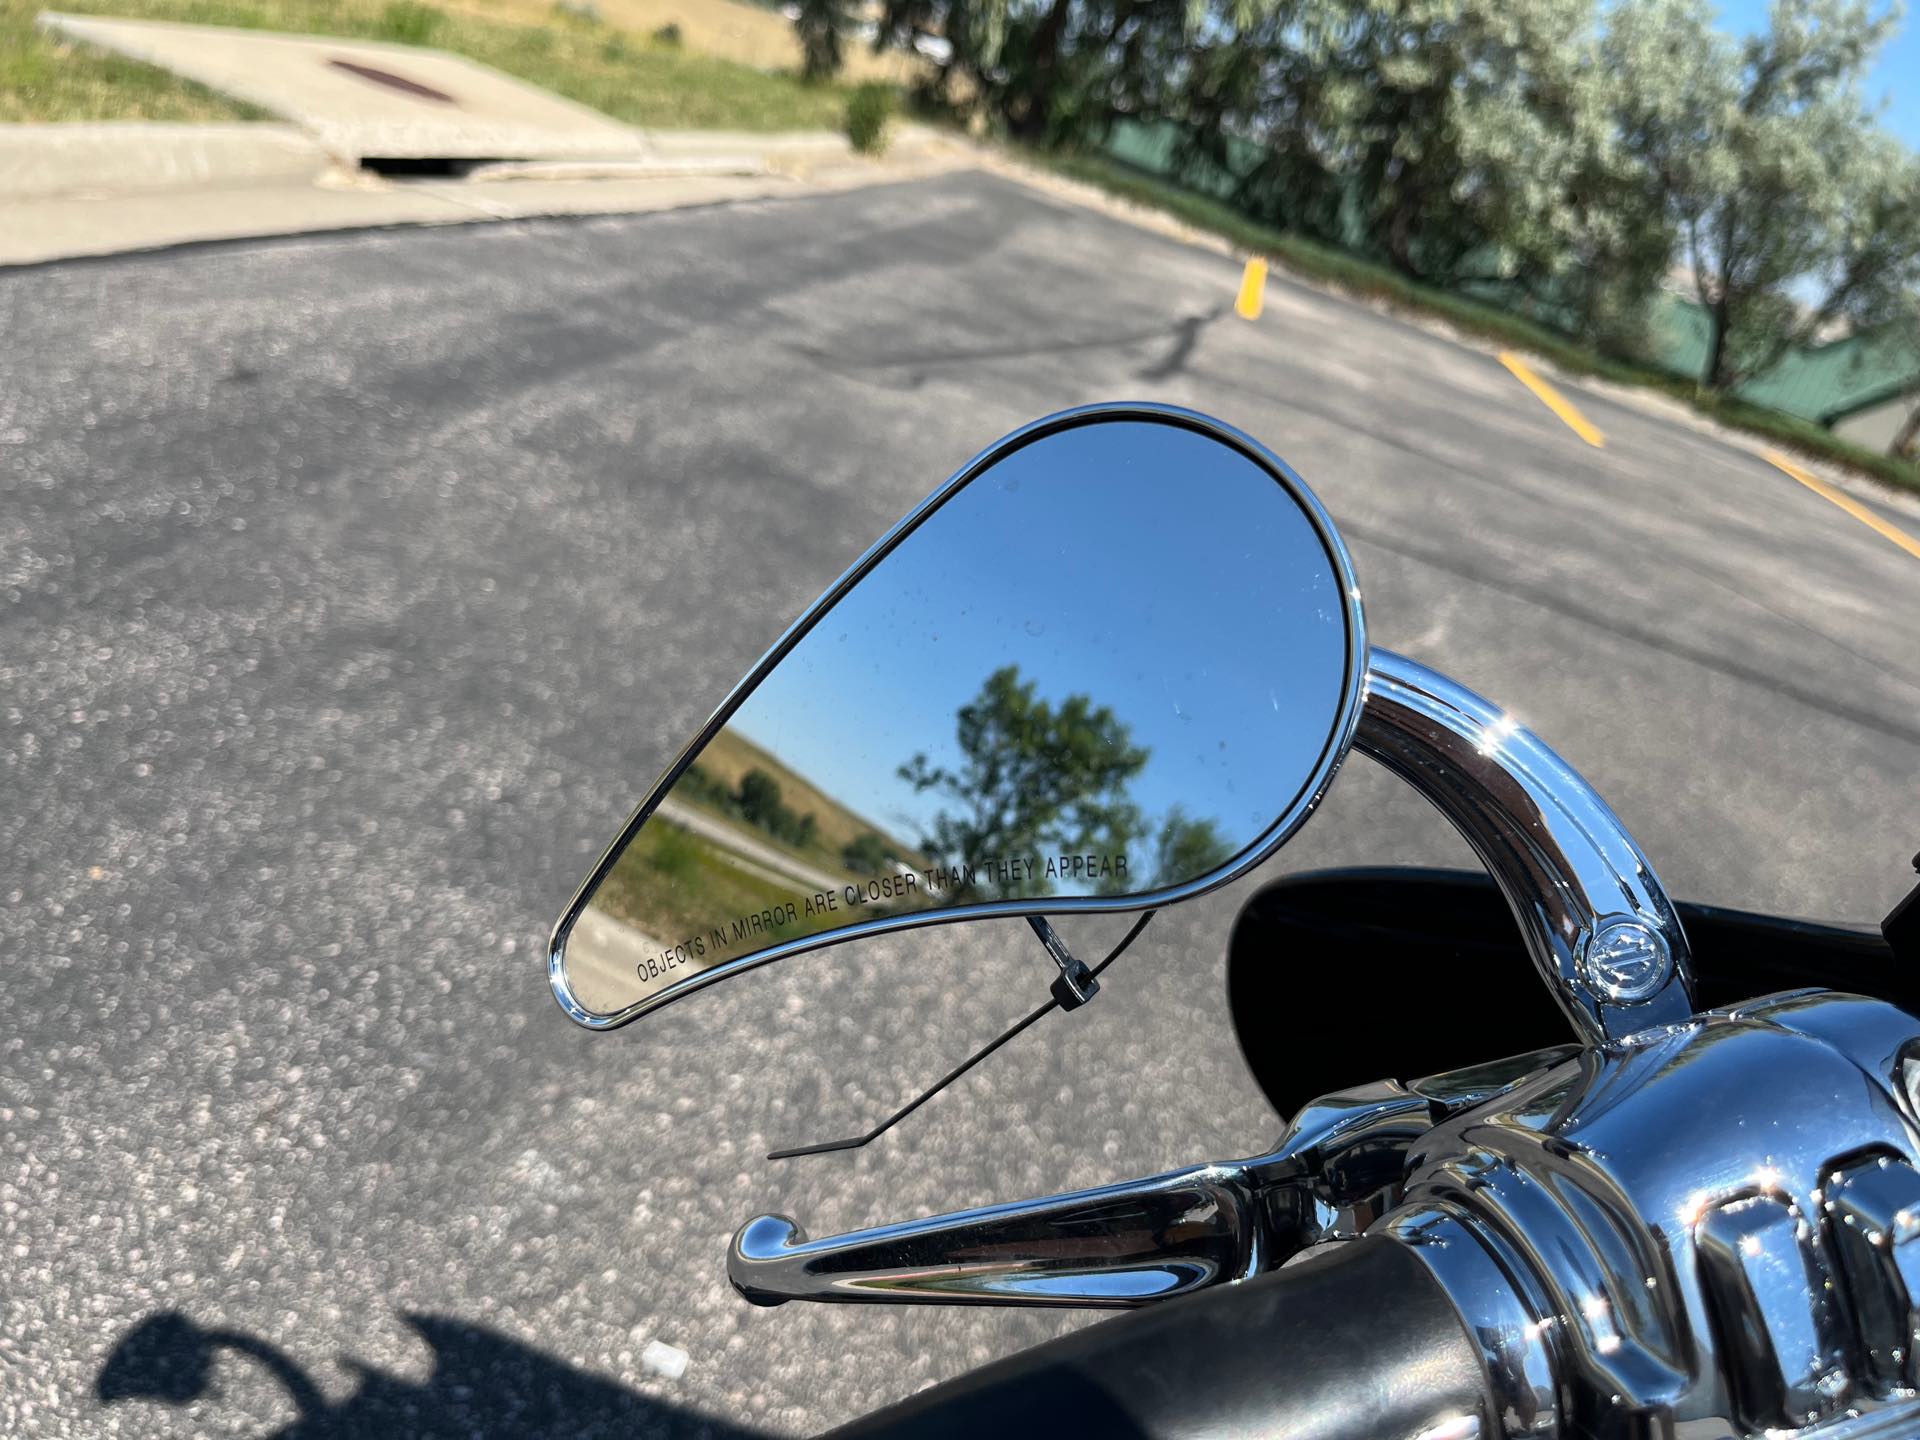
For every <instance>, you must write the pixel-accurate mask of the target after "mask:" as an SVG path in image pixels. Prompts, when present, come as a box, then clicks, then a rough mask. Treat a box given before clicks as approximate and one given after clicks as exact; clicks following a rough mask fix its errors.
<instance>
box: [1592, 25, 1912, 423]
mask: <svg viewBox="0 0 1920 1440" xmlns="http://www.w3.org/2000/svg"><path fill="white" fill-rule="evenodd" d="M1894 18H1895V17H1894V15H1893V13H1892V12H1889V11H1881V12H1878V13H1876V12H1875V11H1874V10H1873V8H1872V7H1871V6H1870V5H1869V4H1868V3H1867V0H1775V3H1774V5H1773V9H1772V11H1771V12H1770V16H1769V24H1768V28H1767V30H1766V32H1765V33H1764V34H1761V35H1757V36H1754V37H1752V38H1751V39H1748V40H1744V41H1736V40H1733V39H1731V38H1728V37H1726V36H1724V35H1722V34H1721V33H1720V32H1719V31H1718V30H1717V29H1715V27H1714V24H1713V15H1712V12H1711V10H1710V9H1709V8H1708V6H1707V4H1706V3H1705V0H1642V3H1639V4H1635V5H1627V6H1621V7H1619V8H1618V10H1617V12H1616V14H1615V17H1614V23H1613V26H1612V31H1611V35H1610V49H1611V53H1612V56H1613V57H1614V59H1615V60H1616V62H1617V63H1619V64H1621V65H1622V66H1623V67H1624V68H1625V70H1626V73H1628V74H1630V75H1632V76H1633V77H1634V83H1633V84H1632V85H1630V86H1628V87H1626V88H1625V89H1624V90H1623V93H1622V96H1621V112H1622V131H1623V134H1624V136H1625V137H1626V143H1627V144H1628V145H1629V146H1630V147H1631V148H1632V150H1633V151H1634V152H1635V153H1636V154H1637V155H1638V156H1639V158H1640V159H1641V160H1642V162H1643V163H1644V165H1645V166H1646V169H1647V172H1648V174H1649V175H1650V176H1652V177H1653V178H1654V180H1655V182H1656V183H1657V184H1658V185H1659V187H1660V189H1661V192H1662V197H1663V200H1664V203H1665V204H1666V206H1667V208H1668V209H1669V212H1670V214H1671V215H1672V217H1673V219H1674V222H1675V224H1676V225H1677V227H1678V229H1679V232H1680V235H1681V239H1682V243H1683V247H1684V253H1685V255H1686V258H1687V261H1688V263H1689V265H1690V266H1691V268H1692V271H1693V276H1694V284H1695V288H1696V291H1697V294H1698V297H1699V300H1700V304H1701V306H1702V307H1703V308H1704V310H1705V311H1706V314H1707V317H1708V327H1709V338H1708V346H1707V356H1706V360H1705V364H1704V365H1703V367H1702V370H1701V375H1700V383H1701V384H1702V386H1704V387H1705V388H1706V389H1708V390H1713V391H1724V390H1728V389H1731V388H1733V387H1734V386H1737V385H1738V384H1740V383H1741V382H1742V381H1743V380H1745V379H1747V378H1748V377H1750V376H1752V375H1754V374H1755V373H1757V372H1759V371H1762V370H1765V369H1766V368H1767V367H1769V366H1770V365H1772V364H1773V363H1775V362H1776V361H1777V360H1778V359H1779V358H1780V357H1781V356H1782V355H1783V354H1784V353H1785V352H1786V351H1787V350H1788V349H1790V348H1792V347H1793V346H1796V345H1801V344H1804V343H1806V342H1807V341H1809V340H1811V339H1813V338H1815V337H1817V336H1818V335H1819V334H1820V333H1821V331H1822V330H1824V329H1826V328H1827V327H1828V326H1830V325H1832V324H1833V323H1835V322H1836V321H1840V320H1845V321H1848V322H1850V323H1852V324H1853V325H1855V326H1866V325H1871V324H1874V323H1876V322H1877V321H1879V320H1880V319H1882V318H1884V316H1885V315H1886V314H1887V313H1888V311H1889V309H1890V307H1891V306H1892V305H1893V304H1895V303H1896V302H1897V299H1898V297H1899V295H1900V293H1901V291H1902V290H1903V289H1904V288H1905V287H1907V286H1910V285H1911V284H1912V283H1913V279H1914V276H1915V275H1916V273H1920V272H1916V268H1915V267H1916V266H1920V171H1917V170H1916V168H1915V161H1914V157H1913V156H1912V154H1911V153H1910V152H1908V151H1907V150H1906V149H1905V147H1903V146H1901V145H1900V144H1899V143H1898V142H1896V141H1894V140H1892V139H1891V138H1890V137H1888V136H1887V135H1885V134H1884V133H1883V132H1881V131H1880V130H1879V129H1878V128H1877V126H1876V124H1875V122H1874V117H1873V114H1872V112H1871V110H1870V109H1869V107H1868V105H1867V102H1866V100H1865V99H1864V95H1863V90H1862V78H1863V76H1864V75H1865V73H1866V71H1867V69H1868V68H1869V67H1870V66H1871V64H1872V62H1873V59H1874V56H1875V54H1876V52H1877V51H1878V49H1879V47H1880V46H1881V44H1882V43H1883V42H1884V40H1885V39H1886V36H1887V35H1888V33H1889V32H1890V30H1891V27H1892V24H1893V20H1894Z"/></svg>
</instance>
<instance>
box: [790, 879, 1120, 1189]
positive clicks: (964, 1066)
mask: <svg viewBox="0 0 1920 1440" xmlns="http://www.w3.org/2000/svg"><path fill="white" fill-rule="evenodd" d="M1156 913H1157V912H1156V911H1153V910H1149V911H1147V912H1146V913H1145V914H1144V915H1142V916H1141V917H1140V918H1139V919H1138V920H1136V921H1134V922H1133V925H1132V926H1131V927H1130V928H1129V929H1128V931H1127V933H1126V934H1124V935H1122V936H1121V937H1120V943H1119V944H1118V945H1115V946H1114V947H1113V949H1111V950H1109V951H1108V952H1107V958H1106V959H1104V960H1102V961H1101V962H1100V963H1099V964H1098V965H1096V966H1094V967H1093V973H1094V974H1095V975H1098V974H1099V973H1100V972H1101V971H1102V970H1104V969H1106V968H1107V967H1108V966H1109V965H1111V964H1113V962H1114V961H1116V960H1118V959H1119V958H1120V957H1121V955H1123V954H1125V953H1126V949H1127V947H1128V946H1129V945H1131V944H1133V942H1134V938H1135V937H1136V936H1138V935H1139V933H1140V932H1141V931H1142V930H1144V929H1146V928H1147V922H1148V921H1149V920H1151V919H1153V917H1154V915H1155V914H1156ZM1059 1008H1060V1002H1059V1001H1058V1000H1049V1001H1047V1003H1046V1004H1044V1005H1042V1006H1041V1007H1040V1008H1039V1009H1037V1010H1035V1011H1034V1012H1033V1013H1032V1014H1030V1015H1028V1016H1027V1017H1026V1018H1025V1019H1022V1020H1016V1021H1014V1023H1013V1024H1012V1026H1010V1027H1009V1028H1008V1029H1007V1030H1006V1031H1004V1032H1003V1033H1002V1034H1001V1035H999V1036H998V1037H996V1038H995V1039H993V1040H989V1041H988V1042H987V1043H986V1044H985V1045H983V1046H981V1048H980V1049H978V1050H976V1051H974V1052H973V1054H971V1055H969V1056H968V1057H967V1058H966V1059H965V1060H962V1061H961V1062H960V1063H959V1064H958V1065H957V1066H955V1067H954V1068H953V1069H952V1070H949V1071H948V1072H947V1073H946V1074H945V1075H943V1076H942V1077H941V1078H940V1079H939V1080H937V1081H935V1082H934V1083H933V1085H932V1086H930V1087H929V1088H928V1089H926V1090H923V1091H921V1092H920V1094H918V1095H917V1096H915V1097H914V1098H913V1099H911V1100H909V1101H908V1102H907V1103H906V1104H905V1105H903V1106H901V1107H900V1108H899V1109H898V1110H896V1111H894V1112H893V1114H891V1115H889V1116H888V1117H887V1118H886V1119H885V1120H882V1121H881V1122H880V1123H879V1124H878V1125H876V1126H874V1128H873V1129H871V1130H869V1131H868V1132H867V1133H866V1134H864V1135H853V1136H849V1137H848V1138H847V1139H845V1140H828V1141H826V1142H825V1143H824V1144H820V1145H796V1146H794V1147H793V1148H792V1149H790V1150H775V1151H773V1152H772V1153H771V1154H769V1155H768V1156H767V1159H769V1160H792V1159H794V1158H795V1157H797V1156H801V1155H827V1154H831V1153H832V1152H833V1151H835V1150H858V1149H859V1148H860V1147H861V1146H863V1145H870V1144H872V1143H873V1142H874V1141H875V1140H878V1139H879V1138H880V1137H881V1136H882V1135H884V1134H886V1133H887V1131H889V1130H891V1129H892V1128H893V1127H894V1126H896V1125H898V1124H899V1123H900V1122H901V1121H902V1120H904V1119H906V1118H907V1116H909V1115H911V1114H912V1113H913V1112H914V1111H916V1110H918V1109H919V1108H920V1107H921V1106H922V1105H924V1104H926V1103H927V1101H929V1100H931V1099H932V1098H933V1097H934V1096H936V1095H938V1094H939V1093H940V1092H941V1091H942V1090H944V1089H946V1088H947V1086H949V1085H951V1084H952V1083H953V1082H954V1081H956V1080H958V1079H959V1078H960V1077H961V1076H962V1075H964V1074H966V1073H967V1072H968V1071H969V1070H971V1069H973V1067H974V1066H976V1065H978V1064H979V1063H980V1062H981V1061H982V1060H984V1059H986V1058H987V1057H988V1056H989V1055H991V1054H993V1052H994V1051H996V1050H998V1049H999V1048H1000V1047H1001V1046H1002V1045H1004V1044H1006V1043H1007V1042H1008V1041H1009V1040H1011V1039H1013V1038H1014V1036H1016V1035H1018V1034H1020V1032H1021V1031H1023V1030H1025V1029H1027V1028H1028V1027H1029V1026H1031V1025H1032V1024H1033V1022H1034V1021H1036V1020H1038V1019H1039V1018H1040V1017H1041V1016H1043V1015H1045V1014H1046V1013H1047V1012H1048V1011H1050V1010H1058V1009H1059Z"/></svg>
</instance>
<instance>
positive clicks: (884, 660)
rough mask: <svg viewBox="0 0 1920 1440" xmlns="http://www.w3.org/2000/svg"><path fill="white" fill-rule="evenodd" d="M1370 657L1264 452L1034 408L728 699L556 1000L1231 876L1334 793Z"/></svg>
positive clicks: (1352, 587) (1168, 422)
mask: <svg viewBox="0 0 1920 1440" xmlns="http://www.w3.org/2000/svg"><path fill="white" fill-rule="evenodd" d="M1366 657H1367V642H1366V627H1365V622H1364V618H1363V616H1362V613H1361V608H1360V599H1359V588H1358V585H1357V583H1356V582H1355V579H1354V575H1353V569H1352V565H1351V563H1350V561H1349V559H1348V557H1347V553H1346V549H1345V547H1344V545H1343V544H1342V543H1341V541H1340V537H1339V535H1338V533H1337V532H1336V531H1335V529H1334V527H1333V525H1332V522H1331V521H1330V520H1329V519H1328V517H1327V515H1326V512H1325V511H1324V509H1323V508H1322V507H1321V505H1320V503H1319V501H1318V500H1316V499H1315V498H1314V496H1313V494H1312V492H1310V491H1309V490H1308V489H1307V488H1306V486H1305V485H1304V484H1303V483H1302V482H1301V481H1300V479H1299V478H1298V477H1297V476H1295V475H1294V474H1293V472H1292V471H1290V470H1289V469H1288V468H1287V467H1286V465H1285V464H1283V463H1282V462H1281V461H1280V460H1279V459H1278V458H1276V457H1275V456H1273V455H1272V454H1270V453H1268V452H1267V451H1266V450H1265V449H1263V448H1262V447H1261V446H1260V445H1258V444H1257V443H1255V442H1254V441H1253V440H1251V439H1249V438H1248V437H1246V436H1244V435H1242V434H1240V433H1239V432H1237V431H1235V430H1232V429H1230V428H1229V427H1227V426H1225V425H1222V424H1220V423H1219V422H1217V421H1214V420H1210V419H1208V418H1207V417H1205V416H1201V415H1196V414H1194V413H1192V412H1190V411H1184V410H1178V409H1174V408H1172V407H1167V406H1152V405H1108V406H1094V407H1090V408H1087V409H1083V410H1074V411H1069V412H1066V413H1064V414H1061V415H1055V416H1052V417H1050V418H1048V419H1045V420H1042V421H1039V422H1037V423H1036V424H1034V425H1030V426H1028V427H1027V428H1025V429H1023V430H1020V431H1018V432H1016V433H1015V434H1013V435H1010V436H1008V437H1007V438H1006V439H1004V440H1002V441H1001V442H999V443H998V444H997V445H995V446H993V447H992V448H991V449H989V450H987V451H986V452H984V453H983V454H981V455H980V456H979V457H978V458H976V459H975V460H973V461H972V462H971V463H969V464H968V465H967V466H966V467H964V468H963V469H962V470H961V471H960V472H959V473H958V474H957V475H955V476H954V477H953V478H952V479H951V480H949V481H948V482H947V483H946V484H945V485H944V486H942V487H941V488H940V489H939V490H937V491H936V492H935V493H934V494H933V495H932V496H930V497H929V498H928V499H927V501H926V502H925V503H924V504H922V505H921V506H920V507H919V508H918V509H917V510H915V511H914V512H913V513H912V514H911V515H909V516H907V518H906V519H905V520H903V521H902V522H901V523H900V524H899V525H898V526H896V527H895V528H894V530H893V531H892V532H891V533H889V534H888V535H887V536H886V537H885V538H884V539H882V540H881V541H880V542H879V543H878V544H877V545H875V546H874V547H873V548H872V549H871V550H870V551H868V553H867V554H866V555H865V556H864V557H863V558H862V559H861V560H860V561H859V562H858V563H857V564H856V565H855V566H854V567H853V568H852V569H851V570H849V571H848V572H847V574H846V575H845V576H844V577H842V579H841V580H840V581H839V582H838V583H837V584H836V585H834V586H833V587H832V588H831V589H830V590H829V591H828V592H827V593H826V594H825V595H824V596H822V597H821V598H820V600H819V601H817V602H816V603H815V604H814V605H813V607H812V608H811V609H809V610H808V611H807V613H806V614H805V615H803V616H801V618H800V619H799V620H798V621H797V622H795V624H794V625H793V627H792V628H791V629H790V630H789V631H788V632H787V634H786V635H785V636H784V637H783V638H782V639H781V640H780V641H779V643H778V644H776V645H775V646H774V648H773V649H772V650H771V651H769V652H768V654H767V655H766V657H765V658H764V659H762V660H761V662H760V663H759V664H758V665H757V666H755V667H754V670H753V672H752V673H751V674H749V675H748V676H747V678H746V679H745V680H743V681H742V682H741V683H740V685H739V686H738V687H736V689H735V690H734V692H733V693H732V694H731V695H729V696H728V697H727V699H726V700H725V701H724V702H723V703H722V704H721V706H720V708H719V709H718V710H717V711H715V713H714V715H713V717H712V719H711V720H709V721H708V723H707V725H706V726H705V727H704V728H703V730H702V731H701V733H700V734H699V735H698V736H697V737H696V738H695V739H694V741H693V743H692V744H691V745H690V746H688V747H687V749H686V751H685V752H684V753H683V754H682V755H681V756H680V757H679V759H677V760H676V761H675V762H674V763H673V764H672V765H671V766H669V767H668V769H667V772H666V774H665V775H663V776H662V777H661V779H660V781H659V782H658V783H657V784H656V785H655V786H654V787H653V789H652V791H651V792H649V793H648V795H647V796H646V798H645V799H644V800H643V801H642V802H641V804H640V806H639V808H638V809H637V810H636V811H635V813H634V815H633V817H632V819H631V820H630V821H629V822H628V824H627V826H626V829H625V831H624V832H623V833H622V834H621V836H620V838H619V839H618V840H617V841H616V842H615V843H614V845H613V846H612V847H611V848H610V849H609V850H608V851H607V852H606V854H605V855H604V856H603V857H602V859H601V861H600V862H599V864H598V865H597V866H595V868H594V870H593V873H592V874H591V875H590V876H589V877H588V878H587V881H586V883H585V884H583V885H582V886H581V888H580V891H579V893H578V894H577V895H576V896H575V897H574V899H573V902H572V903H571V904H570V905H569V906H568V907H567V910H566V913H565V914H564V915H563V916H562V918H561V920H560V922H559V924H558V925H557V926H556V928H555V930H554V933H553V939H552V943H551V946H550V951H549V955H550V962H549V974H550V978H551V981H552V985H553V990H554V994H555V996H556V997H557V998H558V1000H559V1002H560V1004H561V1007H562V1008H563V1009H564V1010H565V1011H566V1013H567V1014H568V1015H569V1016H570V1017H571V1018H573V1019H574V1020H575V1021H577V1022H579V1023H580V1024H582V1025H584V1026H587V1027H589V1028H591V1029H607V1028H610V1027H612V1026H616V1025H620V1024H624V1023H626V1022H627V1021H630V1020H633V1019H635V1018H637V1017H638V1016H641V1015H644V1014H647V1013H648V1012H650V1011H652V1010H656V1009H658V1008H659V1007H660V1006H662V1005H665V1004H667V1003H668V1002H670V1001H672V1000H674V999H677V998H678V997H680V996H682V995H685V994H687V993H689V992H691V991H693V990H696V989H699V988H701V987H703V986H706V985H710V984H713V983H714V982H716V981H719V980H723V979H726V978H727V977H729V976H732V975H736V974H739V973H741V972H742V971H744V970H747V969H749V968H752V967H754V966H758V965H764V964H767V963H770V962H772V961H775V960H780V959H783V958H785V957H787V956H791V955H795V954H799V953H800V952H802V951H808V950H817V949H820V948H822V947H824V946H828V945H832V944H837V943H840V942H842V941H846V940H852V939H855V938H858V937H861V936H867V935H875V934H880V933H883V932H886V931H890V930H898V929H902V928H905V927H909V926H916V925H926V924H932V923H939V922H944V921H952V920H960V919H973V918H987V917H993V916H1007V915H1017V916H1038V915H1041V914H1042V913H1045V914H1049V915H1058V914H1075V913H1086V912H1097V911H1117V910H1145V909H1151V908H1153V907H1156V906H1159V905H1163V904H1166V903H1168V902H1171V901H1175V900H1180V899H1184V898H1186V897H1189V896H1192V895H1197V894H1200V893H1201V892H1203V891H1206V890H1209V889H1211V888H1213V887H1215V886H1218V885H1222V884H1225V883H1226V882H1227V881H1229V880H1232V879H1233V878H1234V877H1235V876H1238V875H1241V874H1243V873H1245V872H1246V871H1247V870H1249V869H1251V868H1252V867H1253V866H1255V865H1257V864H1259V863H1260V862H1261V861H1262V860H1263V859H1265V858H1266V857H1267V856H1268V855H1271V854H1272V853H1273V852H1274V850H1276V849H1277V848H1278V847H1279V846H1280V845H1281V844H1283V843H1284V842H1285V841H1286V840H1287V838H1288V837H1289V836H1291V835H1292V834H1293V833H1294V832H1295V831H1296V830H1297V829H1298V828H1299V826H1300V825H1301V824H1302V823H1303V822H1304V821H1305V819H1306V818H1307V816H1308V815H1309V814H1310V813H1311V812H1312V810H1313V808H1314V806H1315V805H1316V804H1317V803H1318V802H1319V800H1320V798H1321V796H1322V795H1323V794H1324V793H1325V792H1326V788H1327V786H1328V784H1329V783H1330V782H1331V780H1332V778H1333V775H1334V773H1335V771H1336V770H1337V769H1338V767H1339V765H1340V762H1341V760H1342V759H1343V758H1344V756H1345V754H1346V752H1347V749H1348V747H1349V745H1350V744H1351V742H1352V739H1353V733H1354V728H1355V726H1356V724H1357V723H1358V720H1359V715H1360V706H1361V701H1362V694H1363V688H1362V686H1363V679H1364V676H1365V670H1366ZM1043 938H1044V937H1043ZM1056 959H1058V960H1059V961H1060V963H1061V966H1062V971H1063V975H1064V977H1065V979H1066V981H1067V983H1068V985H1069V987H1070V988H1071V989H1072V990H1073V993H1072V995H1071V997H1070V998H1072V999H1074V1000H1076V1001H1077V1000H1079V999H1084V998H1085V995H1086V994H1087V993H1090V992H1088V991H1087V990H1086V989H1084V988H1081V987H1083V985H1084V976H1082V975H1080V974H1078V973H1077V972H1076V970H1075V968H1074V967H1075V962H1072V961H1071V957H1068V956H1064V955H1056Z"/></svg>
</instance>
